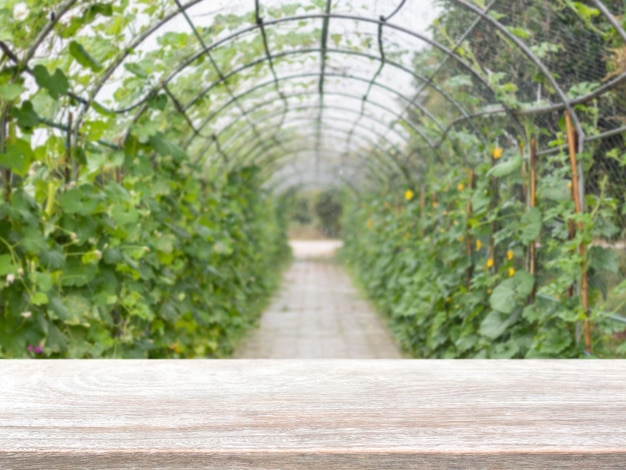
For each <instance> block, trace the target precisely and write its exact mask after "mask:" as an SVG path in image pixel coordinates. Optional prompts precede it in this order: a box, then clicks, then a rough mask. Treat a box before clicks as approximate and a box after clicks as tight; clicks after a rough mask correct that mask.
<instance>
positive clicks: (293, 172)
mask: <svg viewBox="0 0 626 470" xmlns="http://www.w3.org/2000/svg"><path fill="white" fill-rule="evenodd" d="M283 168H285V169H286V170H288V171H289V173H288V174H286V175H280V176H281V177H280V178H279V179H278V180H276V181H273V179H272V178H270V179H267V180H266V181H265V184H267V185H268V186H271V187H272V189H273V190H274V191H278V194H282V193H286V192H288V191H290V190H291V189H292V188H294V187H298V186H299V187H307V186H309V185H311V186H315V185H319V184H328V186H329V187H333V186H335V184H334V183H335V182H334V181H327V182H325V181H315V179H313V178H311V179H310V181H307V180H306V179H305V177H304V175H303V174H302V172H300V171H299V170H298V169H297V168H296V167H295V165H289V166H286V167H283ZM333 168H334V169H335V170H340V169H346V170H348V171H350V173H351V176H354V175H358V174H359V173H358V169H357V168H355V167H343V168H340V167H339V166H331V169H333ZM361 174H363V173H361ZM294 176H296V177H300V181H294V180H293V177H294ZM375 176H377V175H373V174H372V173H365V174H364V177H365V178H366V179H367V180H370V181H375V182H378V183H382V182H384V180H383V179H381V178H375ZM336 180H341V181H343V182H344V183H345V184H346V185H348V186H349V189H351V190H352V191H353V192H354V193H355V194H357V195H360V194H361V191H360V190H359V188H358V187H355V185H354V184H353V183H352V182H351V181H350V180H349V179H347V178H345V177H344V176H343V175H341V174H338V177H337V178H336ZM289 181H292V183H289ZM284 183H287V186H286V187H285V188H282V185H283V184H284Z"/></svg>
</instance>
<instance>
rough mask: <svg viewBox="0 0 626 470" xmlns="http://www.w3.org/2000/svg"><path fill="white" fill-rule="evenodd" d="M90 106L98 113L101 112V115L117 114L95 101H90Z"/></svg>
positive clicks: (112, 115) (110, 115) (111, 115)
mask: <svg viewBox="0 0 626 470" xmlns="http://www.w3.org/2000/svg"><path fill="white" fill-rule="evenodd" d="M91 107H92V108H93V109H94V111H96V112H97V113H98V114H101V115H102V116H106V117H114V116H117V115H116V114H115V113H114V112H112V111H109V110H108V109H107V108H105V107H104V106H102V105H101V104H99V103H98V102H97V101H92V102H91Z"/></svg>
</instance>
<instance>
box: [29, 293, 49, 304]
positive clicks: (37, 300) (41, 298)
mask: <svg viewBox="0 0 626 470" xmlns="http://www.w3.org/2000/svg"><path fill="white" fill-rule="evenodd" d="M30 303H31V304H33V305H46V304H47V303H48V296H47V295H46V294H45V293H43V292H37V293H36V294H35V295H33V296H32V297H31V298H30Z"/></svg>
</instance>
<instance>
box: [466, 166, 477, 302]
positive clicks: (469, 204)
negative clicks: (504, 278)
mask: <svg viewBox="0 0 626 470" xmlns="http://www.w3.org/2000/svg"><path fill="white" fill-rule="evenodd" d="M475 180H476V172H475V171H474V169H471V170H470V177H469V187H468V189H469V190H470V192H471V191H472V190H473V189H474V186H475ZM466 212H467V222H466V224H465V248H466V251H467V256H468V258H469V260H470V265H469V267H468V268H467V271H466V273H465V277H466V284H467V290H468V291H469V290H470V288H471V285H472V277H473V275H474V260H473V259H472V254H473V252H474V239H473V238H472V232H471V227H470V225H469V220H470V219H471V218H472V215H473V213H474V208H473V207H472V197H471V195H470V197H469V198H468V200H467V209H466Z"/></svg>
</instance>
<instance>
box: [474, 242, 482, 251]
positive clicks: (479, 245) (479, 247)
mask: <svg viewBox="0 0 626 470" xmlns="http://www.w3.org/2000/svg"><path fill="white" fill-rule="evenodd" d="M482 247H483V244H482V242H481V241H480V240H476V251H479V250H480V249H481V248H482Z"/></svg>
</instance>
